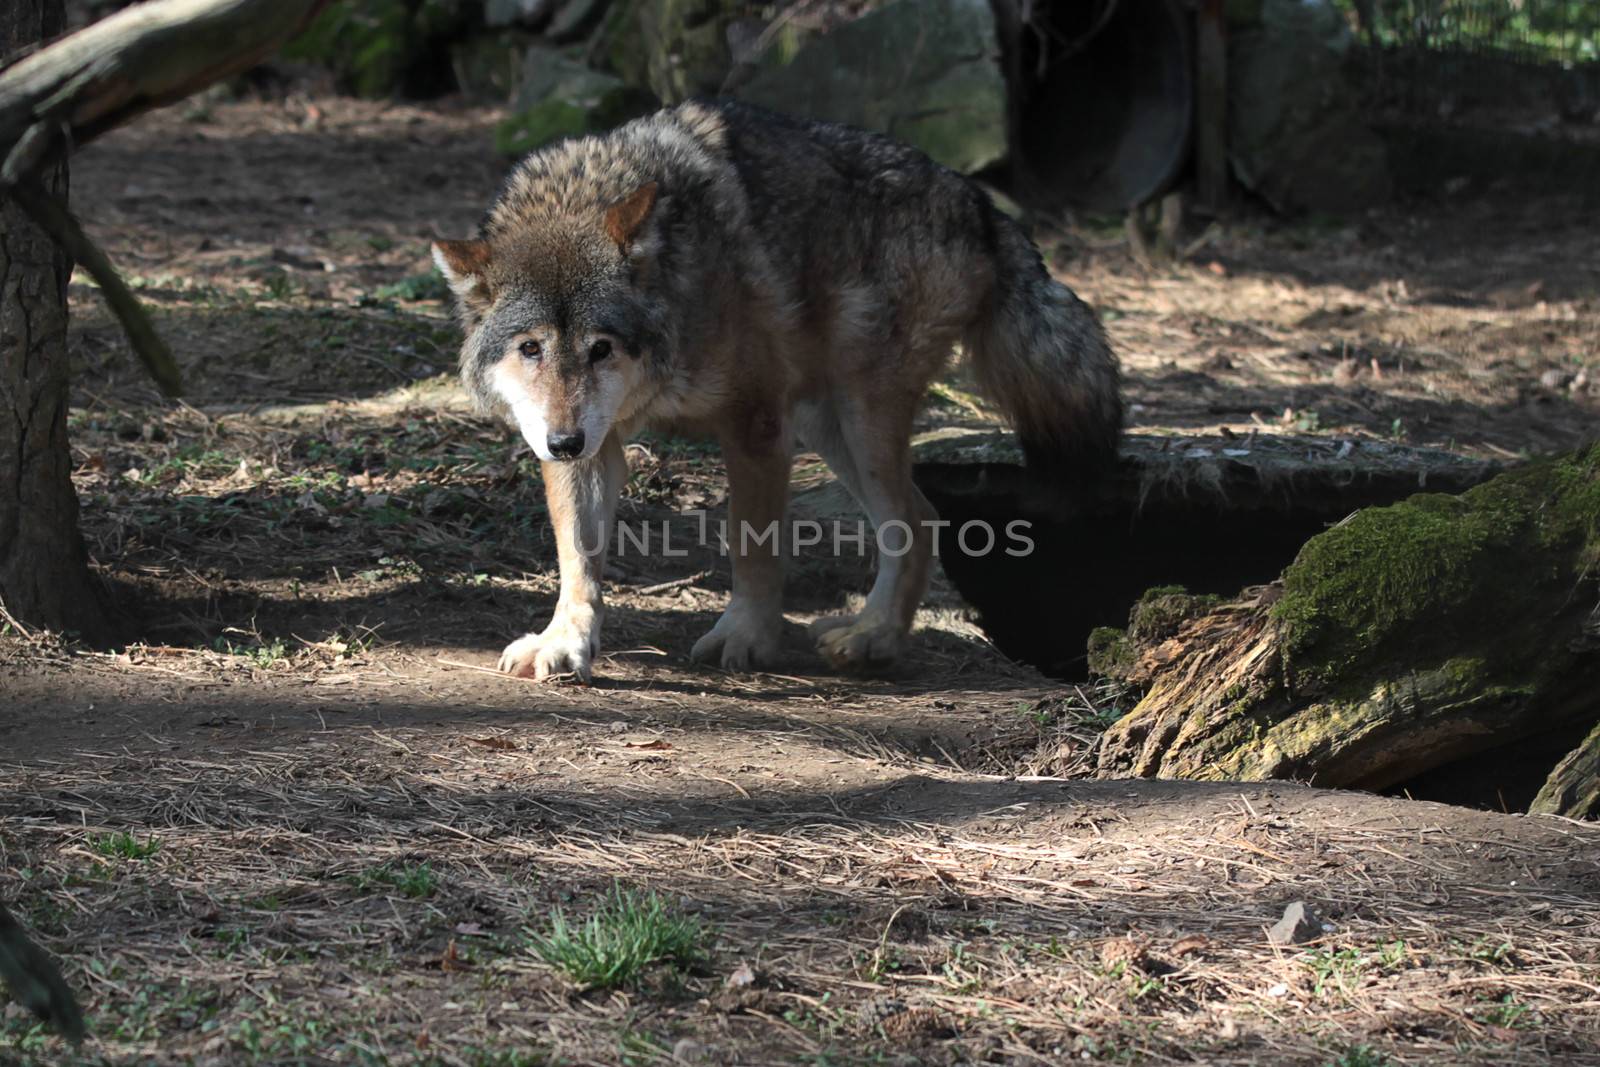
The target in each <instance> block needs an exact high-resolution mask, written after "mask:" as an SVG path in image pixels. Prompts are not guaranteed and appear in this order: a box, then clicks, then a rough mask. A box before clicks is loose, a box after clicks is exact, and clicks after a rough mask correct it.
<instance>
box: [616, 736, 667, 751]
mask: <svg viewBox="0 0 1600 1067" xmlns="http://www.w3.org/2000/svg"><path fill="white" fill-rule="evenodd" d="M624 747H626V748H641V749H644V750H646V751H649V752H662V751H664V750H666V749H669V748H671V747H672V742H671V741H662V740H660V739H657V740H655V741H629V742H628V743H627V745H626V746H624Z"/></svg>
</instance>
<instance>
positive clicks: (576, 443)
mask: <svg viewBox="0 0 1600 1067" xmlns="http://www.w3.org/2000/svg"><path fill="white" fill-rule="evenodd" d="M545 444H546V445H548V446H549V447H550V454H551V455H552V456H554V457H556V458H557V459H571V458H572V457H573V456H577V455H582V453H583V431H582V430H575V431H573V432H572V433H552V434H551V435H550V436H549V437H547V438H545Z"/></svg>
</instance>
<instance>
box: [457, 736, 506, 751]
mask: <svg viewBox="0 0 1600 1067" xmlns="http://www.w3.org/2000/svg"><path fill="white" fill-rule="evenodd" d="M467 740H468V741H471V742H472V743H473V744H475V745H482V746H483V747H484V748H492V749H494V750H495V751H496V752H512V751H515V750H516V747H517V743H516V742H515V741H512V740H510V739H508V738H504V737H469V738H467Z"/></svg>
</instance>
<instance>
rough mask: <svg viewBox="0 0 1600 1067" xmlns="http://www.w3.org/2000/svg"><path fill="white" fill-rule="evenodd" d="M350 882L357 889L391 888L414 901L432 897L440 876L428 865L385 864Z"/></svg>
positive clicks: (354, 876)
mask: <svg viewBox="0 0 1600 1067" xmlns="http://www.w3.org/2000/svg"><path fill="white" fill-rule="evenodd" d="M349 882H350V884H351V885H353V886H355V887H356V888H357V889H371V888H372V887H373V886H380V885H381V886H390V887H392V888H394V889H398V890H399V891H400V893H401V894H402V895H403V896H406V897H409V898H411V899H412V900H422V899H425V898H427V897H431V896H433V894H434V891H435V890H437V889H438V888H439V877H438V875H436V874H434V873H433V868H432V867H431V866H430V865H429V864H426V863H384V864H381V865H379V866H377V867H373V868H371V869H370V870H366V871H362V872H361V873H360V874H356V875H352V876H351V877H350V879H349Z"/></svg>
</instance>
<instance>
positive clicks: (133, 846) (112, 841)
mask: <svg viewBox="0 0 1600 1067" xmlns="http://www.w3.org/2000/svg"><path fill="white" fill-rule="evenodd" d="M89 848H90V850H91V851H93V852H94V853H95V854H96V855H99V856H104V857H106V858H107V859H114V860H147V859H149V858H150V857H151V856H154V855H155V854H156V853H157V852H160V851H161V842H159V841H157V840H156V839H155V835H153V834H152V835H151V836H149V837H147V838H145V839H144V840H143V841H140V840H139V839H138V838H137V837H134V836H133V835H132V834H130V833H126V832H124V831H122V830H118V831H117V832H116V833H111V834H101V835H100V836H99V837H93V838H90V839H89Z"/></svg>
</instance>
